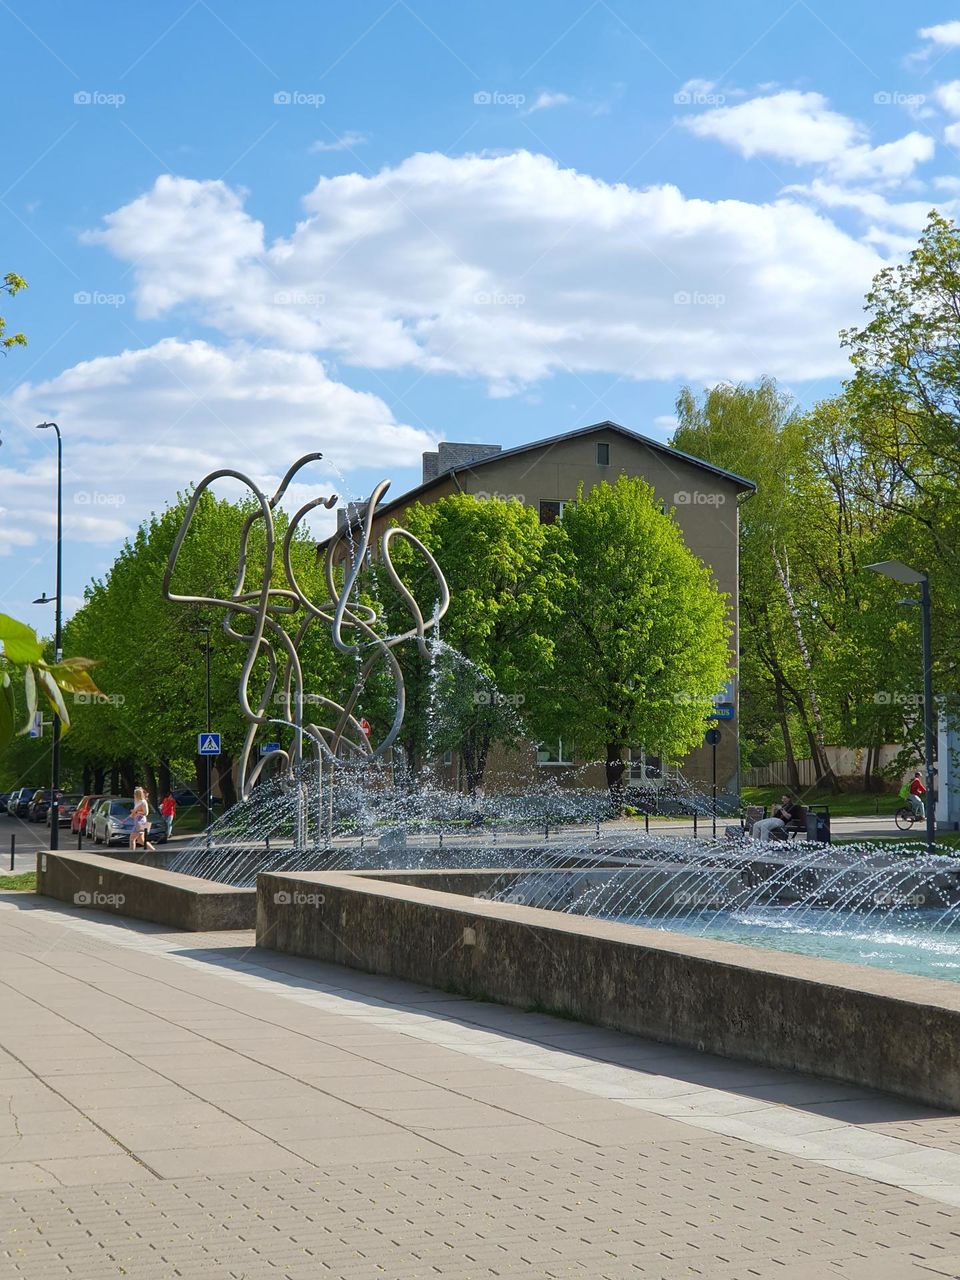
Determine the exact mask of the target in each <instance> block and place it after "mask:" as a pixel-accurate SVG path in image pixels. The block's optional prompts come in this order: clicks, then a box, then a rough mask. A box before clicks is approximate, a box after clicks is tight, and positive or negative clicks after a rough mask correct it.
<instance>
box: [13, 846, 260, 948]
mask: <svg viewBox="0 0 960 1280" xmlns="http://www.w3.org/2000/svg"><path fill="white" fill-rule="evenodd" d="M37 893H40V894H43V895H44V896H45V897H48V898H57V899H58V900H59V901H60V902H69V903H71V904H72V905H74V906H81V907H89V908H90V909H91V910H93V911H108V912H111V913H112V914H114V915H119V916H130V917H132V918H133V919H135V920H152V921H153V922H154V923H156V924H167V925H170V926H171V927H172V928H174V929H187V930H190V931H191V932H194V933H207V932H211V931H213V930H218V929H252V928H253V925H254V920H255V918H256V890H255V889H236V888H234V887H233V886H232V885H228V884H216V883H214V882H213V881H211V880H199V879H197V877H196V876H185V875H180V874H179V873H178V872H174V871H162V870H160V869H159V868H157V867H145V866H138V865H136V864H133V863H130V862H123V861H120V860H118V859H115V858H109V857H106V856H104V855H102V854H93V853H91V854H87V853H73V854H66V853H38V854H37Z"/></svg>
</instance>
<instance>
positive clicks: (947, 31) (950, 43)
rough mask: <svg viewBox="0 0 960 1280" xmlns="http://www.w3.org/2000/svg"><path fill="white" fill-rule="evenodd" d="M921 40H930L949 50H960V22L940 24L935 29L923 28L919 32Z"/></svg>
mask: <svg viewBox="0 0 960 1280" xmlns="http://www.w3.org/2000/svg"><path fill="white" fill-rule="evenodd" d="M917 35H918V36H919V37H920V39H921V40H929V41H930V42H931V43H932V44H938V45H941V46H943V47H944V48H947V49H960V22H958V21H953V22H940V23H938V24H937V25H936V26H934V27H921V28H920V30H919V31H918V32H917Z"/></svg>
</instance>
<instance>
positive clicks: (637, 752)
mask: <svg viewBox="0 0 960 1280" xmlns="http://www.w3.org/2000/svg"><path fill="white" fill-rule="evenodd" d="M662 778H663V758H662V757H661V756H659V755H654V754H653V753H651V752H649V751H646V750H645V749H644V748H643V747H631V748H630V780H631V781H632V782H638V783H640V785H641V786H642V785H643V784H644V783H652V782H659V781H660V780H661V779H662Z"/></svg>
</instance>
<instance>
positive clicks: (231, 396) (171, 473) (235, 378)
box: [0, 338, 433, 554]
mask: <svg viewBox="0 0 960 1280" xmlns="http://www.w3.org/2000/svg"><path fill="white" fill-rule="evenodd" d="M5 410H6V415H5V416H6V418H7V423H6V425H5V426H4V432H3V435H4V449H3V451H2V453H3V455H7V456H2V457H0V492H2V493H3V495H4V503H5V506H6V507H7V509H8V511H9V518H8V515H7V513H5V514H4V519H3V521H2V524H3V526H4V529H5V531H6V532H5V533H4V535H3V539H2V540H0V554H3V552H4V551H10V550H11V549H16V548H17V547H18V546H19V547H22V546H29V545H30V544H31V543H33V542H34V541H35V540H36V538H37V536H38V534H39V533H41V532H44V535H45V537H46V534H47V533H48V532H49V530H48V526H49V523H50V520H51V519H52V513H51V511H50V504H49V501H48V498H49V494H50V493H51V492H52V490H53V485H54V474H53V461H52V455H51V453H50V451H44V452H41V451H40V449H39V447H38V445H37V442H36V439H35V433H34V432H33V431H32V424H33V423H34V422H37V421H40V420H41V419H42V418H43V417H44V416H47V415H50V416H53V417H54V418H55V419H56V420H58V421H60V422H62V423H69V435H68V437H67V439H66V448H65V450H64V531H65V535H66V536H67V537H68V538H69V539H70V540H72V541H74V542H93V543H101V542H106V543H116V542H117V541H118V540H119V539H120V538H122V537H124V536H125V535H127V534H129V533H130V532H131V531H132V530H133V529H134V528H136V526H137V525H138V524H139V523H140V521H141V520H143V518H144V517H145V516H146V515H147V514H148V513H149V512H150V511H151V510H154V509H156V508H157V507H159V506H161V505H162V504H163V503H164V502H166V501H167V500H169V499H172V498H174V497H175V495H176V493H177V491H178V490H182V489H183V488H184V487H185V486H186V485H187V484H189V483H190V482H191V481H196V480H199V479H200V478H201V476H203V475H204V474H206V473H207V472H209V471H213V470H217V469H220V468H222V467H233V468H234V469H239V470H241V471H244V472H247V473H249V474H251V475H252V476H253V477H254V478H255V479H257V480H258V481H259V482H260V483H261V484H262V486H263V487H264V488H271V487H273V486H275V485H276V483H277V481H278V480H279V478H280V476H281V475H282V473H283V472H284V471H285V470H286V468H287V466H288V465H289V464H290V463H291V462H293V461H294V459H295V458H297V457H299V456H300V455H302V454H304V453H309V452H313V451H315V450H320V451H321V452H322V453H323V454H324V460H323V462H322V463H317V464H313V465H312V466H311V470H310V471H309V473H305V477H306V480H309V481H312V480H313V479H314V478H316V482H317V483H316V487H314V488H313V490H312V496H317V495H319V494H321V493H326V494H329V493H330V492H340V493H343V492H344V482H343V479H342V475H341V474H339V473H341V472H343V471H347V470H349V469H351V468H356V467H368V466H370V465H371V464H372V462H373V464H374V465H380V464H382V465H383V466H384V467H385V468H389V467H390V466H392V465H398V464H399V465H411V464H413V463H414V462H417V461H419V456H420V453H421V452H422V451H423V450H424V449H427V448H430V447H432V445H433V442H432V440H431V438H430V437H429V436H428V435H427V434H426V433H425V432H422V431H417V430H414V429H413V428H411V427H407V426H403V425H401V424H399V423H397V422H396V421H395V420H394V418H393V416H392V414H391V413H390V411H389V410H388V409H387V407H386V406H385V405H384V404H383V402H382V401H381V400H379V399H378V398H377V397H376V396H373V395H370V394H368V393H364V392H359V391H353V390H351V389H350V388H349V387H346V386H344V385H343V384H342V383H339V382H335V381H333V380H332V379H330V378H329V377H328V376H327V374H326V372H325V370H324V367H323V364H322V363H321V362H320V361H319V360H318V359H317V358H316V357H315V356H313V355H309V354H305V353H292V352H284V351H277V350H272V349H266V348H251V347H248V346H245V345H243V344H238V345H236V346H234V347H232V348H230V349H222V348H218V347H214V346H211V345H210V344H208V343H206V342H199V341H196V342H180V341H178V340H176V339H173V338H168V339H165V340H164V341H162V342H158V343H157V344H156V345H155V346H152V347H148V348H145V349H142V350H136V351H124V352H123V353H122V354H120V355H117V356H101V357H98V358H97V359H95V360H88V361H84V362H83V363H81V364H77V365H74V366H73V367H72V368H70V369H67V370H65V371H64V372H63V373H61V374H59V375H58V376H57V377H55V378H52V379H50V380H49V381H46V382H40V383H24V384H22V385H21V386H20V387H19V388H18V389H17V390H16V391H15V392H14V394H13V395H12V396H11V397H10V398H9V399H8V402H7V404H6V406H5ZM8 446H9V452H8ZM304 483H306V481H305V482H304ZM298 492H299V490H298ZM330 518H332V517H328V519H330ZM315 523H316V522H315ZM4 542H5V543H6V546H4Z"/></svg>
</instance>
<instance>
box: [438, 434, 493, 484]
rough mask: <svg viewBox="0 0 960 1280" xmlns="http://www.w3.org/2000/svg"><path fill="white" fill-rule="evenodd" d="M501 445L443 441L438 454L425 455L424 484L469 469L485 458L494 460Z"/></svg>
mask: <svg viewBox="0 0 960 1280" xmlns="http://www.w3.org/2000/svg"><path fill="white" fill-rule="evenodd" d="M502 447H503V446H502V445H499V444H463V443H459V442H457V441H453V440H441V442H440V446H439V448H438V449H437V452H436V453H425V454H424V455H423V483H424V484H426V483H427V481H429V480H436V479H437V478H438V477H439V476H442V475H445V474H446V473H447V472H448V471H455V470H459V469H460V468H461V467H469V466H470V465H471V463H474V462H481V461H482V460H483V459H484V458H492V457H493V455H494V454H495V453H500V451H501V449H502Z"/></svg>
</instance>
